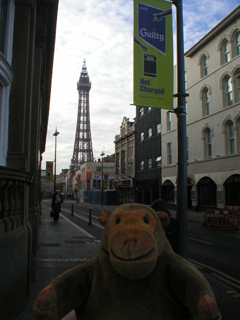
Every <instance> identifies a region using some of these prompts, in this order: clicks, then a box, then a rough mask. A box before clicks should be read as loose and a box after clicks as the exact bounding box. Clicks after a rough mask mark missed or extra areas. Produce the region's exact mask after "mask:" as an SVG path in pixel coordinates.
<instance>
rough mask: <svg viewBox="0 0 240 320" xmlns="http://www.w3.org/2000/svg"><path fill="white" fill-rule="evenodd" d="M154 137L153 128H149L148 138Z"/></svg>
mask: <svg viewBox="0 0 240 320" xmlns="http://www.w3.org/2000/svg"><path fill="white" fill-rule="evenodd" d="M151 136H152V128H148V138H150V137H151Z"/></svg>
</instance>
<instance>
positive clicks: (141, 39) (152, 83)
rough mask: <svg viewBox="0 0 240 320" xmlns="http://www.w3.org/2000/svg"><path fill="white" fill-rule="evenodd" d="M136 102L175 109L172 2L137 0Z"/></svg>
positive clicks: (135, 18) (135, 31)
mask: <svg viewBox="0 0 240 320" xmlns="http://www.w3.org/2000/svg"><path fill="white" fill-rule="evenodd" d="M133 92H134V97H133V99H134V102H133V104H135V105H137V106H142V107H153V108H163V109H172V108H173V37H172V9H171V3H170V2H166V1H164V0H158V1H157V0H134V90H133Z"/></svg>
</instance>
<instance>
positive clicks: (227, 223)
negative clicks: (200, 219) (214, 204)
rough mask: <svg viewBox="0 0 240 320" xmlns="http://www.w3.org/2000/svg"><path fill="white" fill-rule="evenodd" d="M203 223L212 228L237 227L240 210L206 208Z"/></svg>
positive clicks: (239, 220) (239, 223)
mask: <svg viewBox="0 0 240 320" xmlns="http://www.w3.org/2000/svg"><path fill="white" fill-rule="evenodd" d="M204 217H205V221H204V223H203V224H204V225H206V226H211V227H214V228H226V229H239V228H240V212H238V211H235V210H229V209H228V210H225V209H219V210H208V211H207V212H206V213H205V216H204Z"/></svg>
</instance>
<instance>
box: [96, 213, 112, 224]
mask: <svg viewBox="0 0 240 320" xmlns="http://www.w3.org/2000/svg"><path fill="white" fill-rule="evenodd" d="M111 214H112V211H110V210H105V211H102V212H101V213H100V215H99V216H98V221H99V222H100V223H101V224H102V225H103V226H104V227H105V226H106V223H107V221H108V219H109V217H110V215H111Z"/></svg>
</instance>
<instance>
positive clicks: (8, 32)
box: [0, 0, 14, 166]
mask: <svg viewBox="0 0 240 320" xmlns="http://www.w3.org/2000/svg"><path fill="white" fill-rule="evenodd" d="M13 22H14V0H0V51H1V53H2V54H1V55H0V71H1V72H0V150H1V152H0V165H2V166H5V165H6V158H7V147H8V119H9V117H8V115H9V95H10V88H11V83H12V80H13V71H12V68H11V61H12V41H13Z"/></svg>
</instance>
